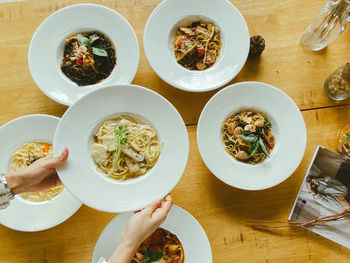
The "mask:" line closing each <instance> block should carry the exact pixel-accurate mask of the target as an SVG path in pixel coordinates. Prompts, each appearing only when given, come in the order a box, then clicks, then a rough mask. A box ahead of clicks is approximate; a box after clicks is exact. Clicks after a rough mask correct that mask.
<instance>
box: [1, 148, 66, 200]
mask: <svg viewBox="0 0 350 263" xmlns="http://www.w3.org/2000/svg"><path fill="white" fill-rule="evenodd" d="M68 155H69V151H68V149H67V148H65V149H64V150H63V152H62V153H61V154H60V155H59V156H56V157H53V156H52V155H51V156H47V157H45V158H42V159H39V160H37V161H35V162H34V163H33V164H32V165H30V166H28V167H26V168H23V169H19V170H16V171H12V172H9V173H7V174H6V175H5V178H6V181H7V183H8V186H9V187H10V189H11V191H12V192H13V194H15V195H16V194H20V193H24V192H39V191H43V190H47V189H49V188H52V187H55V186H58V185H61V184H62V182H61V180H60V178H59V177H58V176H57V173H56V168H58V167H60V166H62V165H63V164H64V163H65V162H66V160H67V159H68Z"/></svg>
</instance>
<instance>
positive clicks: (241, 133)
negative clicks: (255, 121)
mask: <svg viewBox="0 0 350 263" xmlns="http://www.w3.org/2000/svg"><path fill="white" fill-rule="evenodd" d="M252 133H253V132H251V131H242V132H240V133H239V135H249V134H252Z"/></svg>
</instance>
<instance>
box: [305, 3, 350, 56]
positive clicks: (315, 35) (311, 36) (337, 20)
mask: <svg viewBox="0 0 350 263" xmlns="http://www.w3.org/2000/svg"><path fill="white" fill-rule="evenodd" d="M349 7H350V0H337V1H329V2H328V3H327V4H326V5H325V6H324V7H323V9H322V10H321V12H320V13H319V14H318V15H317V16H316V17H315V19H314V20H313V21H312V23H311V24H310V25H309V27H308V28H307V29H306V30H305V32H304V34H303V36H302V37H301V44H302V45H303V46H304V47H305V48H306V49H309V50H313V51H318V50H321V49H323V48H325V47H326V46H327V45H329V44H330V43H331V42H333V41H334V40H335V39H336V38H337V37H338V36H339V35H340V34H341V33H342V32H343V31H344V30H345V28H346V23H347V21H348V20H349Z"/></svg>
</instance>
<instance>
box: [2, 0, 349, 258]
mask: <svg viewBox="0 0 350 263" xmlns="http://www.w3.org/2000/svg"><path fill="white" fill-rule="evenodd" d="M212 1H213V2H215V0H212ZM80 2H83V1H73V0H50V1H47V0H28V1H23V2H22V1H19V2H12V3H2V1H0V32H1V37H0V54H1V59H0V79H1V83H0V92H1V96H0V112H1V114H0V125H3V124H5V123H6V122H8V121H10V120H12V119H13V118H16V117H19V116H22V115H26V114H35V113H45V114H51V115H55V116H59V117H60V116H62V114H63V113H64V112H65V110H66V109H67V107H66V106H63V105H60V104H58V103H56V102H54V101H52V100H50V99H49V98H48V97H46V96H45V95H44V94H43V93H42V92H41V91H40V90H39V89H38V88H37V86H36V85H35V83H34V82H33V80H32V78H31V75H30V73H29V69H28V66H27V53H28V47H29V43H30V40H31V37H32V35H33V33H34V31H35V30H36V28H37V27H38V25H39V24H40V23H41V22H42V21H43V20H44V19H45V18H46V17H47V16H49V15H50V14H51V13H53V12H55V11H56V10H58V9H60V8H62V7H64V6H68V5H71V4H75V3H80ZM84 2H92V3H98V4H102V5H105V6H108V7H110V8H112V9H114V10H116V11H117V12H119V13H120V14H121V15H123V16H124V17H125V18H126V19H127V20H128V21H129V22H130V24H131V25H132V26H133V28H134V30H135V31H136V34H137V37H138V39H139V42H140V48H141V57H140V65H139V69H138V72H137V74H136V77H135V79H134V81H133V83H134V84H137V85H141V86H145V87H148V88H150V89H153V90H155V91H156V92H158V93H160V94H161V95H163V96H164V97H165V98H167V99H168V100H169V101H170V102H171V103H173V105H174V106H175V107H176V108H177V109H178V110H179V112H180V113H181V115H182V117H183V119H184V120H185V123H186V125H187V130H188V133H189V138H190V157H189V162H188V165H187V168H186V171H185V173H184V175H183V177H182V179H181V181H180V182H179V184H178V185H177V186H176V187H175V189H174V190H173V191H172V194H173V198H174V201H175V203H176V204H177V205H178V206H180V207H182V208H184V209H186V210H187V211H188V212H189V213H191V214H192V215H193V216H194V217H195V218H196V219H197V220H198V221H199V222H200V224H201V225H202V226H203V228H204V229H205V231H206V233H207V235H208V238H209V240H210V243H211V246H212V251H213V257H214V262H249V263H254V262H264V263H267V262H285V263H289V262H297V263H301V262H318V263H319V262H349V259H350V250H347V249H345V248H344V247H342V246H340V245H337V244H335V243H333V242H331V241H329V240H327V239H325V238H322V237H320V236H318V235H315V234H313V233H312V232H310V231H307V230H305V229H301V228H300V229H299V228H297V229H295V228H293V229H285V230H278V231H258V230H254V229H252V228H250V227H248V226H246V221H247V220H249V219H269V220H286V219H287V217H288V214H289V212H290V210H291V208H292V205H293V203H294V200H295V197H296V195H297V193H298V189H299V187H300V185H301V182H302V180H303V177H304V175H305V172H306V170H307V167H308V165H309V163H310V160H311V158H312V155H313V153H314V151H315V149H316V147H317V145H322V146H325V147H327V148H329V149H331V150H336V134H337V131H338V129H340V128H341V127H343V126H345V124H346V123H347V122H348V121H349V115H350V101H349V100H345V101H342V102H335V101H332V100H330V99H328V98H327V96H326V95H325V93H324V91H323V82H324V80H325V79H326V77H327V76H328V75H329V74H330V73H332V72H333V71H334V70H335V69H336V68H337V67H338V66H340V65H342V64H343V63H345V62H346V61H347V60H349V59H350V56H349V46H350V32H349V31H347V32H345V33H343V34H342V35H341V36H340V37H339V38H338V39H337V40H336V41H334V43H332V44H331V45H330V46H329V47H327V48H326V49H324V50H322V51H320V52H310V51H306V50H304V49H302V47H301V46H300V44H299V40H300V37H301V34H302V33H303V31H304V30H305V28H306V27H307V26H308V24H309V23H310V22H311V21H312V19H313V17H315V16H316V15H317V13H318V12H319V10H320V9H321V8H322V6H323V5H324V4H325V2H326V1H320V0H318V1H315V0H304V1H286V0H281V1H275V0H265V1H255V0H231V2H232V3H233V4H235V5H236V7H237V8H238V9H239V10H240V11H241V13H242V14H243V15H244V17H245V19H246V21H247V24H248V27H249V31H250V35H256V34H260V35H262V36H263V37H264V38H265V40H266V50H265V51H264V53H263V55H262V56H261V57H260V58H255V59H251V58H249V59H248V60H247V63H246V64H245V66H244V67H243V69H242V71H241V72H240V73H239V74H238V75H237V77H236V78H235V79H234V80H233V81H231V82H230V83H229V84H232V83H236V82H240V81H247V80H254V81H262V82H266V83H269V84H272V85H274V86H276V87H278V88H279V89H281V90H282V91H284V92H285V93H287V94H288V95H289V96H290V97H291V98H292V99H293V100H294V101H295V103H296V104H297V105H298V107H299V108H300V110H301V111H302V115H303V117H304V119H305V122H306V126H307V136H308V142H307V147H306V152H305V155H304V158H303V161H302V162H301V164H300V166H299V168H298V169H297V170H296V171H295V173H294V174H293V175H292V176H291V177H290V178H289V179H287V180H286V181H285V182H283V183H281V184H280V185H278V186H276V187H273V188H271V189H268V190H264V191H256V192H248V191H242V190H239V189H235V188H232V187H229V186H227V185H225V184H224V183H222V182H221V181H220V180H218V179H216V177H215V176H214V175H212V174H211V173H210V172H209V170H208V169H207V168H206V166H205V164H204V163H203V161H202V159H201V157H200V154H199V151H198V148H197V142H196V128H197V120H198V117H199V114H200V112H201V110H202V108H203V106H204V105H205V103H206V102H207V101H208V100H209V99H210V98H211V97H212V96H213V94H215V93H216V92H218V90H215V91H211V92H205V93H188V92H184V91H180V90H177V89H175V88H174V87H172V86H169V85H168V84H167V83H165V82H164V81H162V80H161V79H160V78H159V77H158V76H157V75H156V73H155V72H154V71H153V70H152V69H151V67H150V65H149V64H148V62H147V59H146V57H145V54H144V51H143V44H142V36H143V30H144V26H145V23H146V21H147V18H148V16H149V15H150V14H151V12H152V10H153V9H154V8H155V7H156V6H157V5H158V4H159V3H160V2H161V1H160V0H100V1H84ZM266 99H268V98H266ZM189 195H190V197H189ZM114 216H115V215H114V214H109V213H103V212H99V211H96V210H93V209H91V208H89V207H87V206H82V208H81V209H79V210H78V212H77V213H76V214H75V215H74V216H72V217H71V218H70V219H68V220H67V221H66V222H64V223H62V224H61V225H59V226H57V227H55V228H52V229H49V230H46V231H42V232H36V233H23V232H18V231H13V230H10V229H7V228H5V227H3V226H0V262H91V256H92V252H93V249H94V246H95V243H96V241H97V239H98V237H99V235H100V233H101V232H102V230H103V228H104V227H105V226H106V224H107V223H108V222H109V221H110V220H111V219H112V218H113V217H114Z"/></svg>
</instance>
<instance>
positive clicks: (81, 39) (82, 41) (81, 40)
mask: <svg viewBox="0 0 350 263" xmlns="http://www.w3.org/2000/svg"><path fill="white" fill-rule="evenodd" d="M77 40H78V43H79V45H80V46H82V45H85V46H89V43H90V41H89V39H88V38H86V37H83V36H82V35H80V34H77Z"/></svg>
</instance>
